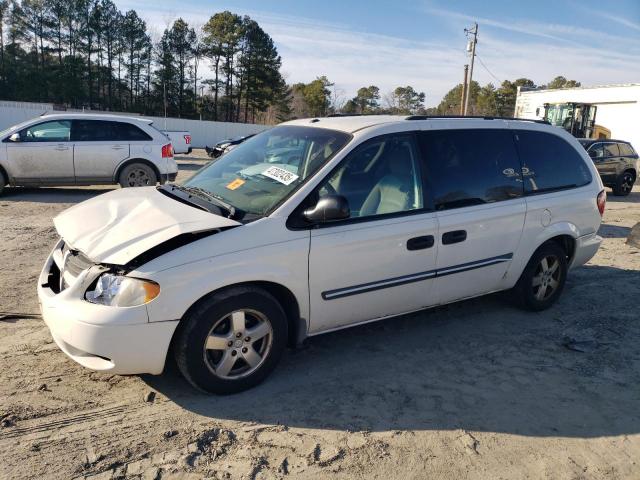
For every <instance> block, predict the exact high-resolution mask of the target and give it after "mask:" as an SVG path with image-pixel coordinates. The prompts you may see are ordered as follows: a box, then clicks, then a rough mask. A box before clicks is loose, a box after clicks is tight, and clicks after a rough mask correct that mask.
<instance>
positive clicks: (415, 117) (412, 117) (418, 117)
mask: <svg viewBox="0 0 640 480" xmlns="http://www.w3.org/2000/svg"><path fill="white" fill-rule="evenodd" d="M433 118H476V119H478V118H479V119H482V120H518V121H521V122H533V123H543V124H545V125H551V123H549V121H547V120H535V119H532V118H517V117H490V116H483V115H410V116H408V117H406V118H405V120H431V119H433Z"/></svg>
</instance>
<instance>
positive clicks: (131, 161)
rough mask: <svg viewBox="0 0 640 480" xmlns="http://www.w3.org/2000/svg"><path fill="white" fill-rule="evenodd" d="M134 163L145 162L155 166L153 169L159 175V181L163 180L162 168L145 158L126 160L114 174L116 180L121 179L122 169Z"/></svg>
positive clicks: (152, 166)
mask: <svg viewBox="0 0 640 480" xmlns="http://www.w3.org/2000/svg"><path fill="white" fill-rule="evenodd" d="M132 163H143V164H145V165H148V166H149V167H151V168H153V171H154V172H155V174H156V177H158V181H159V182H161V181H162V175H160V170H158V167H157V166H156V165H154V164H153V162H150V161H149V160H147V159H145V158H132V159H130V160H127V161H126V162H124V163H123V164H122V165H120V166H119V167H118V169H117V170H116V174H115V175H114V180H115V181H116V182H118V181H120V172H122V169H123V168H125V167H127V166H128V165H131V164H132Z"/></svg>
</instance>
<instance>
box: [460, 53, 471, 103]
mask: <svg viewBox="0 0 640 480" xmlns="http://www.w3.org/2000/svg"><path fill="white" fill-rule="evenodd" d="M468 74H469V65H465V66H464V82H462V96H461V97H460V115H464V102H465V99H466V98H467V75H468Z"/></svg>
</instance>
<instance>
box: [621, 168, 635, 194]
mask: <svg viewBox="0 0 640 480" xmlns="http://www.w3.org/2000/svg"><path fill="white" fill-rule="evenodd" d="M633 183H634V182H633V175H631V174H630V173H625V174H624V175H623V176H622V182H621V185H620V188H621V189H622V191H623V192H625V193H627V192H630V191H631V190H632V189H633Z"/></svg>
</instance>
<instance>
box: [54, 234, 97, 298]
mask: <svg viewBox="0 0 640 480" xmlns="http://www.w3.org/2000/svg"><path fill="white" fill-rule="evenodd" d="M62 258H63V259H64V265H63V267H62V272H61V273H62V274H63V275H64V274H68V275H70V276H71V277H73V278H76V277H77V276H78V275H80V273H82V272H83V271H84V270H87V269H88V268H89V267H91V266H93V265H94V263H93V262H92V261H91V260H89V258H88V257H87V256H86V255H84V254H83V253H82V252H79V251H77V250H71V249H70V248H69V247H68V246H67V244H66V243H65V244H64V245H63V246H62ZM65 283H66V282H64V281H63V282H62V290H64V288H66V287H67V286H68V285H66V284H65Z"/></svg>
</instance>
